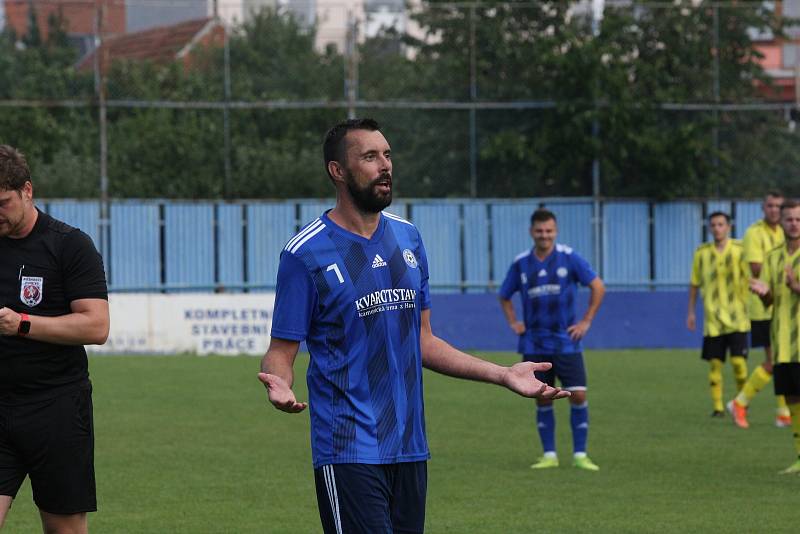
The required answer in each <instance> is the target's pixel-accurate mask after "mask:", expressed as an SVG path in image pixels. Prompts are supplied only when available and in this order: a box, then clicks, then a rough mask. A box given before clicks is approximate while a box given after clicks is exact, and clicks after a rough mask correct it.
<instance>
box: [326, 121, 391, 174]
mask: <svg viewBox="0 0 800 534" xmlns="http://www.w3.org/2000/svg"><path fill="white" fill-rule="evenodd" d="M380 129H381V127H380V125H379V124H378V121H376V120H375V119H366V118H365V119H348V120H346V121H344V122H340V123H339V124H337V125H336V126H334V127H332V128H331V129H330V130H328V133H326V134H325V141H324V142H323V143H322V156H323V157H324V159H325V171H326V172H327V171H328V163H330V162H331V161H338V162H339V163H344V161H345V156H346V154H347V146H346V143H345V141H344V138H345V136H346V135H347V132H350V131H352V130H369V131H370V132H375V131H378V130H380ZM330 174H331V173H330V172H328V176H330ZM331 178H332V176H331Z"/></svg>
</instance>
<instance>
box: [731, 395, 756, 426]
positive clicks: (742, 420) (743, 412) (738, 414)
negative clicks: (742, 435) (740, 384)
mask: <svg viewBox="0 0 800 534" xmlns="http://www.w3.org/2000/svg"><path fill="white" fill-rule="evenodd" d="M726 408H728V411H729V412H730V414H731V416H732V417H733V424H735V425H736V426H738V427H739V428H750V424H749V423H748V422H747V408H746V407H744V406H742V405H741V404H739V403H738V402H736V399H733V400H732V401H730V402H729V403H728V404H727V405H726Z"/></svg>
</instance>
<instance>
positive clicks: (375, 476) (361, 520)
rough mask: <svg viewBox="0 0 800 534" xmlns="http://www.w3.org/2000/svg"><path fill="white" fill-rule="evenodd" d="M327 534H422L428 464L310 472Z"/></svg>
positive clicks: (330, 467) (354, 466)
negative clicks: (312, 474)
mask: <svg viewBox="0 0 800 534" xmlns="http://www.w3.org/2000/svg"><path fill="white" fill-rule="evenodd" d="M314 481H315V482H316V486H317V505H318V506H319V517H320V520H321V521H322V530H323V531H324V532H325V534H342V533H347V534H422V532H423V531H424V529H425V496H426V495H427V493H428V463H427V462H424V461H423V462H403V463H396V464H380V465H371V464H332V465H323V466H321V467H319V468H317V469H314Z"/></svg>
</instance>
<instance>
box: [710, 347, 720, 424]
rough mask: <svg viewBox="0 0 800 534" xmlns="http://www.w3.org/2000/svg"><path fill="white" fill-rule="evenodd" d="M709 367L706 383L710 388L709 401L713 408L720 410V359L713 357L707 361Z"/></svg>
mask: <svg viewBox="0 0 800 534" xmlns="http://www.w3.org/2000/svg"><path fill="white" fill-rule="evenodd" d="M709 363H710V364H711V369H710V370H709V371H708V385H709V386H710V388H711V401H712V402H713V403H714V410H716V411H718V412H721V411H723V407H722V360H717V359H713V360H711V361H710V362H709Z"/></svg>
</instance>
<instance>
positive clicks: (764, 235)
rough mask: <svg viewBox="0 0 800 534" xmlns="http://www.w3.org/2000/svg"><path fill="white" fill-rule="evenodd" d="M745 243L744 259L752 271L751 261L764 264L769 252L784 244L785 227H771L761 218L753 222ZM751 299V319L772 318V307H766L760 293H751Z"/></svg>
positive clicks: (749, 309)
mask: <svg viewBox="0 0 800 534" xmlns="http://www.w3.org/2000/svg"><path fill="white" fill-rule="evenodd" d="M743 243H744V259H745V261H746V262H747V269H748V273H750V263H760V264H762V265H763V264H764V260H765V259H766V257H767V252H769V251H770V250H772V249H774V248H775V247H779V246H781V245H783V228H781V225H780V224H779V225H777V226H775V228H771V227H770V225H768V224H767V223H765V222H764V219H760V220H758V221H757V222H754V223H753V224H751V225H750V227H749V228H748V229H747V231H746V232H745V233H744V240H743ZM749 276H752V273H750V274H749ZM749 299H750V300H749V302H748V308H747V312H748V314H749V316H750V320H751V321H768V320H769V319H771V318H772V307H771V306H770V307H765V306H764V304H763V303H762V302H761V299H760V298H758V295H755V294H751V295H750V297H749Z"/></svg>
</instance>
